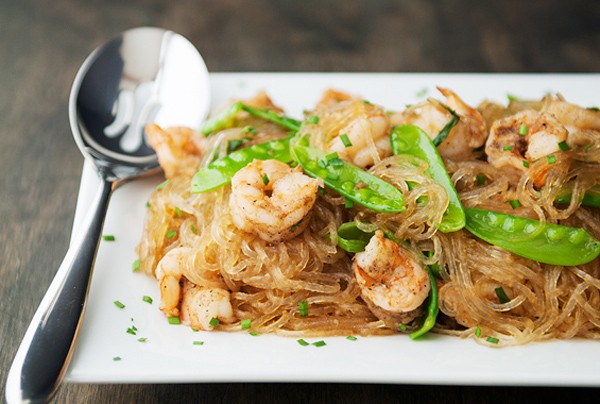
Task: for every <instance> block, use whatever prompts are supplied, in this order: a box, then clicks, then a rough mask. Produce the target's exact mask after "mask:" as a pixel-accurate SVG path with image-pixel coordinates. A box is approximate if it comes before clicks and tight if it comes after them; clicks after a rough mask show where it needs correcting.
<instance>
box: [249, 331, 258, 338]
mask: <svg viewBox="0 0 600 404" xmlns="http://www.w3.org/2000/svg"><path fill="white" fill-rule="evenodd" d="M248 334H250V335H252V336H253V337H256V336H257V335H260V333H259V332H258V331H249V332H248Z"/></svg>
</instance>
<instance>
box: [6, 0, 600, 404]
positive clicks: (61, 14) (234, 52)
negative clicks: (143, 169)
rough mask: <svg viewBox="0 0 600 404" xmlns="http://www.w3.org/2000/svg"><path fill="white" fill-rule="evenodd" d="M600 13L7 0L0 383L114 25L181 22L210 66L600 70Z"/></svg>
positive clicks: (282, 389) (365, 4)
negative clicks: (76, 95) (73, 123)
mask: <svg viewBox="0 0 600 404" xmlns="http://www.w3.org/2000/svg"><path fill="white" fill-rule="evenodd" d="M598 21H600V3H598V2H591V1H581V0H570V1H568V2H565V1H558V0H556V1H555V0H552V1H544V2H541V1H540V2H523V1H519V0H512V1H494V2H471V1H467V0H458V1H433V0H431V1H425V0H421V1H409V0H406V1H392V0H377V1H367V0H358V1H347V0H346V1H341V0H331V1H324V0H305V1H294V0H282V1H267V0H256V1H238V0H222V1H218V2H217V1H208V0H207V1H194V0H180V1H159V0H147V1H143V0H136V1H102V0H93V1H75V0H55V1H43V0H22V1H19V0H3V1H2V2H0V50H1V51H2V57H1V59H0V88H1V89H2V90H1V91H0V123H1V124H0V173H1V174H2V175H0V190H1V191H0V218H1V219H2V231H1V232H0V257H1V264H0V318H1V321H0V341H2V350H1V352H0V379H1V380H2V386H3V387H4V383H5V380H6V375H7V372H8V368H9V366H10V363H11V362H12V359H13V356H14V354H15V351H16V349H17V347H18V344H19V341H20V339H21V337H22V336H23V334H24V332H25V329H26V327H27V325H28V324H29V321H30V319H31V317H32V315H33V313H34V311H35V309H36V307H37V305H38V303H39V302H40V300H41V298H42V296H43V294H44V293H45V291H46V288H47V287H48V285H49V283H50V281H51V279H52V277H53V275H54V272H55V271H56V269H57V268H58V266H59V264H60V262H61V260H62V257H63V255H64V253H65V251H66V249H67V245H68V239H69V234H70V229H71V225H72V221H73V220H72V219H73V213H74V209H75V202H76V196H77V190H78V185H79V179H80V176H81V167H82V161H83V160H82V158H81V156H80V155H79V153H78V151H77V148H76V147H75V144H74V142H73V141H72V139H71V136H70V129H69V123H68V113H67V103H68V96H69V89H70V86H71V83H72V81H73V78H74V76H75V73H76V72H77V69H78V68H79V65H80V64H81V62H82V61H83V60H84V58H85V57H86V56H87V54H88V53H89V52H90V51H91V50H92V49H93V48H95V47H96V46H97V45H99V44H101V43H102V42H103V41H105V40H106V39H107V38H110V37H112V36H114V35H116V34H117V33H119V32H120V31H122V30H124V29H127V28H131V27H135V26H141V25H152V26H161V27H165V28H169V29H173V30H175V31H177V32H180V33H181V34H183V35H185V36H186V37H188V38H189V39H190V40H191V41H192V42H194V43H195V44H196V46H197V47H198V48H199V49H200V50H201V52H202V54H203V56H204V58H205V60H206V63H207V65H208V67H209V70H211V71H361V72H598V71H600V53H599V52H598V49H600V24H598ZM399 366H410V364H399ZM432 366H435V364H432ZM490 366H493V364H490ZM356 371H357V372H360V371H362V370H361V369H356ZM490 383H493V381H490ZM2 390H3V391H4V388H3V389H2ZM596 394H597V390H594V389H564V388H561V389H559V388H533V387H463V386H452V387H451V386H410V385H408V386H402V385H395V386H394V385H392V386H389V385H361V384H269V383H257V384H195V385H65V386H63V387H62V388H61V390H60V391H59V393H58V395H57V397H56V402H60V403H108V402H111V403H134V402H144V403H164V402H193V401H194V402H211V403H212V402H223V403H238V402H239V403H242V402H243V403H260V402H286V403H292V402H331V403H359V402H360V403H364V402H378V403H384V402H400V401H402V402H405V403H417V402H418V403H424V402H425V403H450V402H464V403H471V402H478V403H492V402H498V403H500V402H501V403H506V404H508V403H515V402H523V401H525V402H527V401H536V402H538V401H547V400H550V399H551V398H552V399H556V400H565V401H567V400H568V401H574V400H582V401H583V400H587V399H590V398H592V397H594V396H595V395H596Z"/></svg>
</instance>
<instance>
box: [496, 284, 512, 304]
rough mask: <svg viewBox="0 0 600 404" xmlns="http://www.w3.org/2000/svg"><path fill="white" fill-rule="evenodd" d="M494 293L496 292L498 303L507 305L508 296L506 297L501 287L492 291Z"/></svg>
mask: <svg viewBox="0 0 600 404" xmlns="http://www.w3.org/2000/svg"><path fill="white" fill-rule="evenodd" d="M494 292H496V296H498V300H500V303H503V304H504V303H508V302H510V299H509V298H508V296H506V292H505V291H504V289H502V286H500V287H498V288H496V289H494Z"/></svg>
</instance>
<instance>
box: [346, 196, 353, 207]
mask: <svg viewBox="0 0 600 404" xmlns="http://www.w3.org/2000/svg"><path fill="white" fill-rule="evenodd" d="M344 207H345V208H346V209H352V208H353V207H354V202H353V201H352V200H350V199H348V198H344Z"/></svg>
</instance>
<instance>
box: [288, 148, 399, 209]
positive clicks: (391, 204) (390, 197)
mask: <svg viewBox="0 0 600 404" xmlns="http://www.w3.org/2000/svg"><path fill="white" fill-rule="evenodd" d="M292 152H293V155H294V158H295V159H296V160H297V161H298V163H300V165H301V166H302V168H303V169H304V171H305V172H306V173H307V174H309V175H310V176H312V177H318V178H322V179H323V181H324V182H325V185H327V186H328V187H329V188H331V189H333V190H334V191H336V192H338V193H340V194H341V195H344V196H345V197H346V198H348V199H350V200H351V201H353V202H356V203H358V204H360V205H362V206H365V207H367V208H369V209H372V210H374V211H376V212H402V211H404V210H405V209H406V208H405V207H404V196H403V195H402V192H400V190H399V189H398V188H396V187H394V186H393V185H392V184H390V183H388V182H385V181H384V180H382V179H381V178H378V177H376V176H374V175H373V174H369V173H368V172H366V171H365V170H362V169H360V168H358V167H356V166H353V165H352V164H349V163H347V162H345V161H343V160H341V159H340V158H337V157H331V158H329V157H330V155H328V154H326V153H325V152H324V151H321V150H319V149H315V148H312V147H308V146H304V145H302V144H301V142H298V143H297V144H296V145H295V146H293V148H292Z"/></svg>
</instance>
